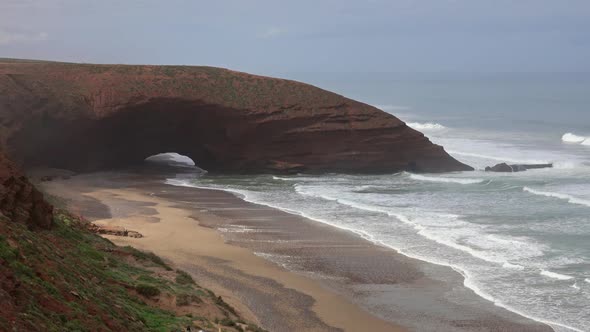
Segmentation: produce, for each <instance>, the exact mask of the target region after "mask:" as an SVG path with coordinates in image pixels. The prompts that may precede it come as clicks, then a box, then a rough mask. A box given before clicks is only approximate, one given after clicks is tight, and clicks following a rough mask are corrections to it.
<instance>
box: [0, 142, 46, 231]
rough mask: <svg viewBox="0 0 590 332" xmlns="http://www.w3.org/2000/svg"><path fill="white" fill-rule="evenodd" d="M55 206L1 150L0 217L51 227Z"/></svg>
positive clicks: (30, 224)
mask: <svg viewBox="0 0 590 332" xmlns="http://www.w3.org/2000/svg"><path fill="white" fill-rule="evenodd" d="M52 212H53V207H52V206H51V205H50V204H48V203H47V202H46V201H45V200H44V198H43V194H42V193H41V192H39V191H38V190H37V189H36V188H35V187H34V186H33V185H32V184H31V183H30V182H29V181H28V180H27V178H26V177H25V176H24V175H23V174H22V173H21V172H20V171H19V170H18V169H17V168H16V167H15V166H14V164H13V163H12V162H10V161H9V160H8V159H7V158H6V157H5V156H4V154H3V153H2V152H1V151H0V218H2V217H3V218H5V219H8V220H9V221H11V222H21V223H26V224H28V225H29V226H30V227H32V228H34V227H40V228H45V229H47V228H50V227H51V223H52V216H53V215H52Z"/></svg>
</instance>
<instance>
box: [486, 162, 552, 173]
mask: <svg viewBox="0 0 590 332" xmlns="http://www.w3.org/2000/svg"><path fill="white" fill-rule="evenodd" d="M551 167H553V164H512V165H508V164H506V163H501V164H497V165H494V166H492V167H489V166H488V167H486V168H485V171H486V172H499V173H513V172H524V171H526V170H527V169H539V168H551Z"/></svg>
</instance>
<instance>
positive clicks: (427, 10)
mask: <svg viewBox="0 0 590 332" xmlns="http://www.w3.org/2000/svg"><path fill="white" fill-rule="evenodd" d="M0 57H18V58H35V59H51V60H64V61H75V62H95V63H134V64H148V63H149V64H193V65H212V66H221V67H229V68H232V69H236V70H243V71H249V72H256V73H265V74H272V73H281V72H439V71H442V72H446V71H452V72H454V71H458V72H471V71H502V72H512V71H590V1H589V0H356V1H352V0H296V1H281V0H208V1H198V0H193V1H190V0H184V1H182V0H166V1H164V0H162V1H147V0H146V1H139V0H96V1H86V0H0Z"/></svg>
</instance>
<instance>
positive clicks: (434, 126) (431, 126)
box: [407, 122, 447, 130]
mask: <svg viewBox="0 0 590 332" xmlns="http://www.w3.org/2000/svg"><path fill="white" fill-rule="evenodd" d="M407 125H408V126H410V127H412V128H413V129H416V130H442V129H447V127H445V126H443V125H441V124H440V123H434V122H424V123H421V122H408V123H407Z"/></svg>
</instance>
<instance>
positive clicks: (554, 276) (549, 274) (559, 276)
mask: <svg viewBox="0 0 590 332" xmlns="http://www.w3.org/2000/svg"><path fill="white" fill-rule="evenodd" d="M541 275H544V276H545V277H549V278H552V279H557V280H571V279H574V277H570V276H566V275H565V274H559V273H555V272H551V271H547V270H541Z"/></svg>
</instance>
